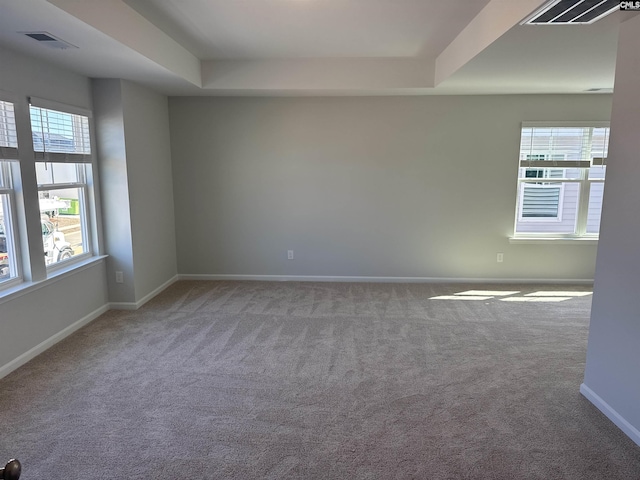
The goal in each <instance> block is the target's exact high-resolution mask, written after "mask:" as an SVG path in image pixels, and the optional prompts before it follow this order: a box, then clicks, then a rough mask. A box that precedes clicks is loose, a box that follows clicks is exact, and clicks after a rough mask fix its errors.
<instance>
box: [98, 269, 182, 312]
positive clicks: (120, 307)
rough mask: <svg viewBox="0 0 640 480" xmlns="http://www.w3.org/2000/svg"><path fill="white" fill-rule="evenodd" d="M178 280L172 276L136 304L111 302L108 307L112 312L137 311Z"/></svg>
mask: <svg viewBox="0 0 640 480" xmlns="http://www.w3.org/2000/svg"><path fill="white" fill-rule="evenodd" d="M178 279H179V276H178V275H174V276H173V277H172V278H170V279H169V280H167V281H166V282H164V283H163V284H162V285H160V286H159V287H158V288H156V289H155V290H153V291H152V292H150V293H148V294H147V295H145V296H144V297H142V298H141V299H140V300H138V301H137V302H111V303H110V304H109V307H110V308H112V309H114V310H137V309H139V308H140V307H141V306H143V305H144V304H145V303H147V302H148V301H149V300H151V299H152V298H153V297H155V296H156V295H158V294H159V293H160V292H162V291H163V290H165V289H166V288H168V287H170V286H171V285H173V284H174V283H176V282H177V281H178Z"/></svg>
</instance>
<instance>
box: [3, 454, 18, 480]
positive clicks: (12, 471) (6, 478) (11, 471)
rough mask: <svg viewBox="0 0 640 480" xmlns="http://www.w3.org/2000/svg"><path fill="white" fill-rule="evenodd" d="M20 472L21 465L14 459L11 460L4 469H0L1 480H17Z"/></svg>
mask: <svg viewBox="0 0 640 480" xmlns="http://www.w3.org/2000/svg"><path fill="white" fill-rule="evenodd" d="M21 472H22V465H20V462H19V461H18V460H16V459H15V458H12V459H11V460H9V461H8V462H7V464H6V465H5V466H4V468H0V479H1V480H18V479H19V478H20V473H21Z"/></svg>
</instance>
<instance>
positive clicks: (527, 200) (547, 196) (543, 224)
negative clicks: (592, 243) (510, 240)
mask: <svg viewBox="0 0 640 480" xmlns="http://www.w3.org/2000/svg"><path fill="white" fill-rule="evenodd" d="M579 198H580V184H579V183H577V182H571V183H570V182H532V183H529V182H526V183H524V182H523V183H521V184H520V188H519V189H518V218H517V219H516V226H515V231H516V233H550V234H574V233H575V232H576V221H577V219H578V206H579V203H580V202H579Z"/></svg>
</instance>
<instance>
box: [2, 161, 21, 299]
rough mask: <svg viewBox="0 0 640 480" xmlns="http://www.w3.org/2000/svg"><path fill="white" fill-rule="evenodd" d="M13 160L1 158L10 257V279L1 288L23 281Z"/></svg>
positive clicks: (5, 232) (4, 224)
mask: <svg viewBox="0 0 640 480" xmlns="http://www.w3.org/2000/svg"><path fill="white" fill-rule="evenodd" d="M10 161H11V160H5V159H4V158H0V175H2V177H3V178H4V179H5V181H4V182H2V183H0V195H2V196H5V195H6V197H4V198H5V200H0V201H1V202H3V205H2V211H3V214H4V217H3V226H4V235H5V240H6V246H7V255H8V257H9V279H7V280H3V281H2V282H1V283H0V289H4V288H8V287H11V286H14V285H16V284H18V283H20V282H22V268H21V262H20V250H19V249H18V248H17V246H18V229H17V226H16V221H15V219H16V211H15V191H14V189H13V179H12V178H13V177H12V169H11V165H10V163H9V162H10Z"/></svg>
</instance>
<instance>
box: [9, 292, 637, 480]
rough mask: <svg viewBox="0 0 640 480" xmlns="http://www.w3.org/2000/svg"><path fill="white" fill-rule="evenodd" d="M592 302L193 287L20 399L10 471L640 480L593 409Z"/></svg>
mask: <svg viewBox="0 0 640 480" xmlns="http://www.w3.org/2000/svg"><path fill="white" fill-rule="evenodd" d="M480 288H482V289H483V290H497V291H496V292H491V291H490V292H479V291H477V290H478V289H480ZM466 290H476V291H475V292H471V293H470V294H466V295H456V294H460V293H463V292H465V291H466ZM539 291H544V293H537V292H539ZM563 291H569V293H567V294H563ZM588 292H589V289H588V288H587V287H584V286H583V287H568V286H566V285H565V286H555V287H550V286H548V285H546V286H534V285H526V286H523V285H494V286H482V287H479V286H478V285H460V284H457V285H454V284H450V285H443V284H348V283H288V282H286V283H266V282H265V283H262V282H226V281H221V282H205V281H202V282H196V281H181V282H178V283H176V284H174V285H172V286H171V287H169V288H168V289H167V290H165V291H164V292H163V293H162V294H160V295H159V296H157V297H156V298H154V299H153V300H152V301H150V302H149V303H147V304H146V305H145V306H144V307H143V308H141V309H139V310H138V311H135V312H128V311H109V312H107V313H106V314H104V315H102V316H101V317H100V318H98V319H97V320H95V321H93V322H92V323H91V324H89V325H87V326H86V327H84V328H82V329H80V330H79V331H77V332H76V333H74V334H73V335H71V336H70V337H68V338H66V339H65V340H63V341H62V342H60V343H58V344H57V345H55V346H54V347H52V348H50V349H49V350H47V351H46V352H44V353H43V354H41V355H40V356H38V357H37V358H35V359H34V360H32V361H31V362H29V363H28V364H26V365H24V366H23V367H21V368H19V369H18V370H16V371H15V372H13V373H12V374H10V375H9V376H7V377H5V378H4V379H2V380H0V391H1V392H4V393H3V395H2V396H0V426H1V427H0V429H1V433H0V460H7V459H8V458H10V457H12V456H15V457H17V458H19V459H20V460H21V461H22V463H23V475H22V480H53V479H65V480H69V479H78V480H93V479H111V478H122V479H170V478H175V479H243V480H247V479H435V480H439V479H469V480H471V479H505V480H507V479H509V480H514V479H545V480H549V479H576V480H577V479H580V480H585V479H607V480H612V479H638V478H640V448H639V447H638V446H636V445H635V444H634V443H633V442H632V441H631V440H630V439H629V438H628V437H626V436H625V435H624V434H623V433H621V432H620V430H618V429H617V428H616V427H615V426H614V425H613V424H612V423H611V422H610V421H609V420H608V419H606V418H605V417H604V416H603V415H602V414H601V413H600V412H599V411H598V410H597V409H596V408H595V407H594V406H593V405H591V404H590V403H589V402H588V401H587V400H586V399H585V398H583V397H582V396H581V395H580V393H579V387H580V383H581V382H582V379H583V372H584V361H585V353H586V342H587V332H588V323H589V312H590V305H591V296H590V295H589V294H588ZM531 294H533V295H531ZM434 297H443V298H434ZM450 297H458V298H450Z"/></svg>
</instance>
